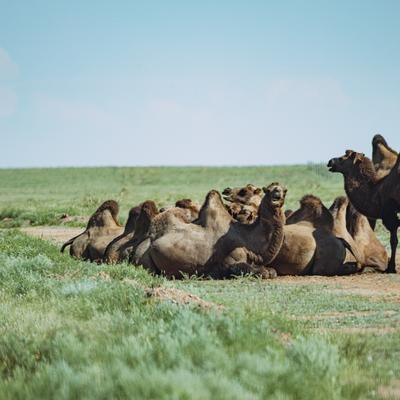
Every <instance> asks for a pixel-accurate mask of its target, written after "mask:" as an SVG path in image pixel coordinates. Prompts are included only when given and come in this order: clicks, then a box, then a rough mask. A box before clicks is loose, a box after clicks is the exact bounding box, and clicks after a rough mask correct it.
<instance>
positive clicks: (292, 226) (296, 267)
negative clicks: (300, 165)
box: [271, 195, 361, 276]
mask: <svg viewBox="0 0 400 400" xmlns="http://www.w3.org/2000/svg"><path fill="white" fill-rule="evenodd" d="M334 225H335V223H334V220H333V216H332V214H331V213H330V212H329V210H328V209H327V208H326V207H325V206H324V205H323V203H322V202H321V200H320V199H319V198H318V197H315V196H313V195H306V196H304V197H303V198H302V199H301V201H300V208H299V210H297V211H295V212H293V213H292V214H291V216H290V217H289V218H288V220H287V224H286V225H285V226H284V240H283V244H282V247H281V249H280V251H279V253H278V255H277V256H276V258H275V259H274V260H273V261H272V263H271V266H272V267H273V268H274V269H275V270H276V271H277V273H278V275H327V276H331V275H347V274H351V273H355V272H358V271H359V270H360V269H361V267H360V262H359V260H357V258H356V256H355V255H354V249H353V248H352V247H351V245H350V244H349V243H347V241H346V240H345V239H343V238H337V237H336V236H335V235H334V233H333V231H334Z"/></svg>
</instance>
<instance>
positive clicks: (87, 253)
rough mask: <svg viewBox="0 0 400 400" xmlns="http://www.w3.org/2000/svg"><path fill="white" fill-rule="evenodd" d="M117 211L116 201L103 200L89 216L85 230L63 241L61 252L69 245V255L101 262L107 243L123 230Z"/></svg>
mask: <svg viewBox="0 0 400 400" xmlns="http://www.w3.org/2000/svg"><path fill="white" fill-rule="evenodd" d="M118 211H119V206H118V203H117V202H116V201H114V200H107V201H105V202H104V203H103V204H102V205H101V206H100V207H99V208H98V209H97V210H96V211H95V212H94V214H93V215H92V216H91V217H90V219H89V222H88V224H87V226H86V229H85V231H84V232H82V233H81V234H79V235H78V236H75V237H73V238H71V239H70V240H68V241H67V242H66V243H64V244H63V245H62V247H61V252H64V249H65V248H66V247H67V246H71V247H70V254H71V256H73V257H76V258H80V259H83V260H90V261H95V262H101V260H102V258H103V255H104V251H105V250H106V247H107V246H108V244H109V243H110V242H111V241H112V240H113V239H115V238H116V237H117V236H119V235H120V234H121V233H122V232H123V230H124V228H123V227H122V226H121V225H120V224H119V222H118V220H117V217H118Z"/></svg>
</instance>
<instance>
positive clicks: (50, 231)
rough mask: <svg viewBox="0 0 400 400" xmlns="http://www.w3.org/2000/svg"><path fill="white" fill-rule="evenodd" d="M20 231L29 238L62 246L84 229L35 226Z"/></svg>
mask: <svg viewBox="0 0 400 400" xmlns="http://www.w3.org/2000/svg"><path fill="white" fill-rule="evenodd" d="M21 231H22V232H24V233H26V234H27V235H30V236H35V237H38V238H40V239H45V240H49V241H51V242H53V243H56V244H62V243H64V242H66V241H67V240H69V239H71V238H72V237H74V236H76V235H79V234H80V233H81V232H83V231H84V229H83V228H70V227H60V226H37V227H30V228H21Z"/></svg>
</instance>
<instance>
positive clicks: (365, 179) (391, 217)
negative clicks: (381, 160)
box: [328, 150, 400, 273]
mask: <svg viewBox="0 0 400 400" xmlns="http://www.w3.org/2000/svg"><path fill="white" fill-rule="evenodd" d="M328 168H329V170H330V171H331V172H339V173H341V174H343V176H344V188H345V191H346V193H347V196H348V197H349V199H350V201H351V203H352V204H353V206H354V207H355V208H356V209H357V211H358V212H360V213H361V214H363V215H365V216H366V217H369V218H374V219H382V222H383V225H384V226H385V227H386V229H387V230H388V231H389V232H390V247H391V257H390V260H389V264H388V268H387V270H386V271H387V272H390V273H395V272H396V248H397V244H398V239H397V230H398V227H399V226H400V220H399V217H398V215H397V213H398V212H399V211H400V156H397V161H396V164H395V165H394V167H393V168H392V169H391V171H390V173H389V174H388V175H387V176H386V177H384V178H382V179H379V177H378V176H377V173H376V171H375V167H374V165H373V163H372V161H371V160H370V159H369V158H367V157H365V155H364V154H362V153H356V152H355V151H352V150H347V151H346V153H345V154H344V155H343V156H341V157H337V158H332V159H331V160H330V161H329V162H328Z"/></svg>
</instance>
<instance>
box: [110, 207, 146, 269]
mask: <svg viewBox="0 0 400 400" xmlns="http://www.w3.org/2000/svg"><path fill="white" fill-rule="evenodd" d="M141 207H142V204H140V205H138V206H136V207H132V208H131V209H130V210H129V215H128V220H127V221H126V224H125V229H124V232H123V233H122V234H121V235H119V236H118V237H116V238H115V239H114V240H112V241H111V242H110V243H109V245H108V246H107V248H106V250H105V252H104V257H103V261H104V262H105V263H108V264H114V263H117V262H122V261H123V260H125V259H126V258H127V257H128V254H127V253H128V248H129V242H130V240H131V239H132V238H133V237H134V235H135V230H136V223H137V220H138V218H139V214H140V210H141Z"/></svg>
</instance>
